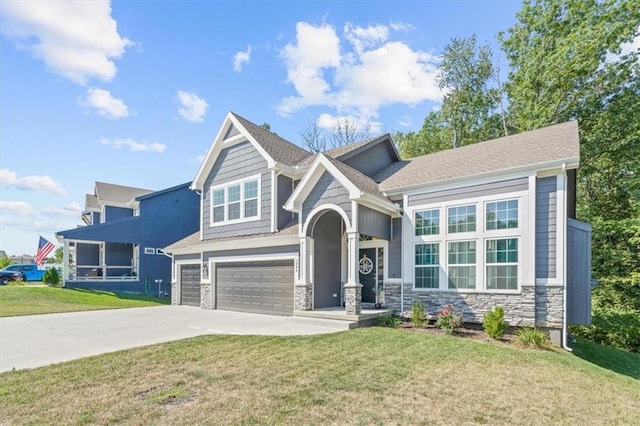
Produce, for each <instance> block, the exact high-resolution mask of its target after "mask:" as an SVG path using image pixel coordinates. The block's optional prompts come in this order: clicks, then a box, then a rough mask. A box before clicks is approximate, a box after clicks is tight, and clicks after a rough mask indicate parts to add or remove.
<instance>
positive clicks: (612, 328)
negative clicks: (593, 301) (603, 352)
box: [570, 306, 640, 353]
mask: <svg viewBox="0 0 640 426" xmlns="http://www.w3.org/2000/svg"><path fill="white" fill-rule="evenodd" d="M570 330H571V334H573V335H574V336H578V337H584V338H586V339H589V340H591V341H594V342H596V343H600V344H602V345H609V346H613V347H616V348H620V349H623V350H626V351H630V352H639V353H640V312H638V311H631V310H622V309H614V308H601V307H597V306H596V307H594V308H593V315H592V317H591V325H590V326H578V325H572V326H570Z"/></svg>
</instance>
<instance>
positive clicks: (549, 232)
mask: <svg viewBox="0 0 640 426" xmlns="http://www.w3.org/2000/svg"><path fill="white" fill-rule="evenodd" d="M557 199H558V198H557V177H556V176H549V177H545V178H538V179H537V181H536V278H542V279H548V278H556V227H557V222H558V221H557Z"/></svg>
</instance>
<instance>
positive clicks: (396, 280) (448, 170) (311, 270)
mask: <svg viewBox="0 0 640 426" xmlns="http://www.w3.org/2000/svg"><path fill="white" fill-rule="evenodd" d="M578 162H579V142H578V124H577V123H576V122H567V123H563V124H558V125H555V126H551V127H547V128H543V129H540V130H535V131H531V132H526V133H521V134H518V135H513V136H508V137H503V138H499V139H495V140H491V141H486V142H481V143H477V144H474V145H469V146H464V147H461V148H456V149H451V150H447V151H442V152H438V153H434V154H430V155H425V156H422V157H417V158H413V159H409V160H402V159H401V158H400V157H399V155H398V152H397V150H396V147H395V146H394V144H393V141H392V140H391V138H390V136H389V135H384V136H380V137H378V138H373V139H369V140H365V141H362V142H359V143H354V144H352V145H348V146H344V147H340V148H337V149H332V150H329V151H327V152H324V153H319V154H315V155H311V154H309V153H308V152H307V151H305V150H303V149H302V148H300V147H298V146H296V145H294V144H292V143H290V142H288V141H286V140H284V139H283V138H281V137H279V136H277V135H276V134H274V133H271V132H269V131H267V130H265V129H263V128H261V127H259V126H256V125H255V124H253V123H251V122H249V121H247V120H245V119H243V118H242V117H240V116H238V115H236V114H234V113H229V114H228V115H227V117H226V118H225V120H224V122H223V123H222V127H221V129H220V131H219V133H218V135H217V136H216V138H215V139H214V141H213V144H212V145H211V148H210V150H209V152H208V154H207V156H206V158H205V160H204V161H203V163H202V165H201V167H200V170H199V171H198V173H197V175H196V177H195V180H194V181H193V183H192V185H191V188H192V189H193V190H194V191H197V192H198V193H199V194H200V197H201V204H200V208H201V210H200V216H201V223H200V229H199V230H198V232H196V233H194V234H193V235H190V236H188V237H187V238H184V239H183V240H181V241H178V242H176V243H175V244H172V245H170V246H168V247H167V248H165V252H167V253H170V254H171V255H172V257H173V264H174V268H173V274H174V275H173V280H172V285H173V291H172V297H173V303H174V304H188V305H196V306H201V307H202V308H204V309H228V310H239V311H246V312H258V313H269V314H278V315H298V314H304V313H308V312H309V311H311V312H314V311H327V310H329V311H336V310H339V311H342V313H343V315H346V316H347V317H349V318H357V317H358V315H360V314H361V313H362V311H363V309H369V308H373V307H374V306H376V305H380V304H381V305H382V306H383V307H386V308H388V309H392V310H394V311H395V312H397V313H401V312H402V313H404V312H407V311H408V310H409V309H410V305H411V303H412V302H413V301H414V300H418V299H419V300H422V301H424V304H425V306H426V307H427V310H428V311H429V313H430V314H435V313H437V312H438V311H439V310H440V309H441V308H442V307H443V306H444V305H445V304H452V305H454V306H455V307H456V308H457V309H458V310H459V311H461V312H462V313H463V314H464V320H465V321H469V322H481V321H482V318H483V315H484V313H485V312H487V310H489V309H491V308H492V307H494V306H496V305H500V306H502V307H504V309H505V313H506V317H507V320H508V321H509V322H510V323H511V324H513V325H532V326H533V325H537V326H541V327H548V328H555V329H562V328H564V327H563V326H564V325H565V324H566V323H588V322H589V321H590V310H589V306H590V276H589V270H590V227H589V226H588V225H587V224H584V223H581V222H578V221H577V220H575V193H576V169H577V167H578Z"/></svg>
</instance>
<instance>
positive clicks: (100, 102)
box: [80, 88, 129, 119]
mask: <svg viewBox="0 0 640 426" xmlns="http://www.w3.org/2000/svg"><path fill="white" fill-rule="evenodd" d="M80 104H81V105H83V106H88V107H91V108H94V109H95V110H96V112H97V113H98V115H101V116H103V117H107V118H112V119H117V118H124V117H128V116H129V108H128V107H127V106H126V105H125V104H124V102H122V100H121V99H118V98H114V97H113V96H112V95H111V92H109V91H108V90H103V89H91V88H90V89H87V96H86V98H84V99H82V100H81V102H80Z"/></svg>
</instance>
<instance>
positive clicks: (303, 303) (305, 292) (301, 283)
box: [293, 237, 313, 311]
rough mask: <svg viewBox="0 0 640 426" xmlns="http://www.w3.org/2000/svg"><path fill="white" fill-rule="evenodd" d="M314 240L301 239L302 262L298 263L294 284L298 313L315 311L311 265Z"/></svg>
mask: <svg viewBox="0 0 640 426" xmlns="http://www.w3.org/2000/svg"><path fill="white" fill-rule="evenodd" d="M312 248H313V240H312V239H311V238H309V237H300V260H299V262H298V277H296V281H295V284H294V296H293V297H294V302H293V304H294V307H293V309H294V310H296V311H310V310H311V309H313V291H312V288H313V287H312V283H311V273H312V269H311V266H312V265H311V263H312V262H313V256H312Z"/></svg>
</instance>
